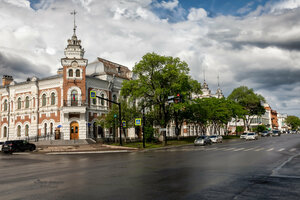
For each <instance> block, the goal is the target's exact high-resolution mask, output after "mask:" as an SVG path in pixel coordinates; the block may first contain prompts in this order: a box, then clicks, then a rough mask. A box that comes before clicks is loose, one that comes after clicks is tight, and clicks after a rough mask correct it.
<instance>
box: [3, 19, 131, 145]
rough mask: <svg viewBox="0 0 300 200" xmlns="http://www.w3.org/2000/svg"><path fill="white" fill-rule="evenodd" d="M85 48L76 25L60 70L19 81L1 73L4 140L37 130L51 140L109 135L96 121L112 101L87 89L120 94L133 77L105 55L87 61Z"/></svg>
mask: <svg viewBox="0 0 300 200" xmlns="http://www.w3.org/2000/svg"><path fill="white" fill-rule="evenodd" d="M84 53H85V51H84V49H83V48H82V46H81V41H80V40H79V39H78V38H77V36H76V26H75V25H74V33H73V35H72V37H71V39H69V40H68V44H67V47H66V48H65V51H64V54H65V57H64V58H62V59H61V65H62V68H60V69H58V71H57V75H54V76H50V77H46V78H41V79H39V78H37V77H32V78H29V79H27V80H26V81H24V82H20V83H17V82H15V81H14V80H13V77H12V76H8V75H3V78H2V86H0V102H1V105H0V109H1V113H0V140H1V141H5V140H11V139H25V138H31V137H33V138H34V137H37V136H38V137H40V138H43V137H44V138H49V139H53V140H54V139H63V140H72V139H74V140H77V139H86V138H95V137H109V135H108V134H109V132H108V131H107V132H105V131H104V129H102V128H101V127H99V126H97V125H96V123H95V121H96V118H97V117H99V116H101V115H103V114H105V113H107V112H108V108H109V107H110V105H109V103H108V102H106V101H104V100H99V99H96V100H95V99H93V100H92V99H90V97H89V93H90V91H91V90H94V91H96V92H97V95H98V96H101V97H104V98H108V99H114V100H116V99H118V97H119V91H120V89H121V83H122V81H123V80H129V79H131V76H132V74H131V71H130V70H129V69H128V68H127V67H125V66H122V65H119V64H117V63H113V62H110V61H108V60H105V59H102V58H97V60H96V61H95V62H93V63H91V64H89V65H88V60H87V59H85V58H84Z"/></svg>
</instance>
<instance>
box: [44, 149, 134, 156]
mask: <svg viewBox="0 0 300 200" xmlns="http://www.w3.org/2000/svg"><path fill="white" fill-rule="evenodd" d="M129 152H130V151H128V150H116V151H80V152H51V153H47V154H48V155H72V154H104V153H129Z"/></svg>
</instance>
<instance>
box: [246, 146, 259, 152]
mask: <svg viewBox="0 0 300 200" xmlns="http://www.w3.org/2000/svg"><path fill="white" fill-rule="evenodd" d="M255 148H257V147H253V148H250V149H245V150H244V151H251V150H253V149H255Z"/></svg>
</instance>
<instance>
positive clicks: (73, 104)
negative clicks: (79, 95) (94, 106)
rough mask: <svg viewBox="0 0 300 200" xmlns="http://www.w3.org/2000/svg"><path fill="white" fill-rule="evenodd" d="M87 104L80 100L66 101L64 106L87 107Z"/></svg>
mask: <svg viewBox="0 0 300 200" xmlns="http://www.w3.org/2000/svg"><path fill="white" fill-rule="evenodd" d="M86 105H87V103H86V102H85V101H80V100H77V101H76V100H64V106H86Z"/></svg>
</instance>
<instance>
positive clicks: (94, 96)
mask: <svg viewBox="0 0 300 200" xmlns="http://www.w3.org/2000/svg"><path fill="white" fill-rule="evenodd" d="M90 98H91V99H96V92H95V91H91V92H90Z"/></svg>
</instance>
